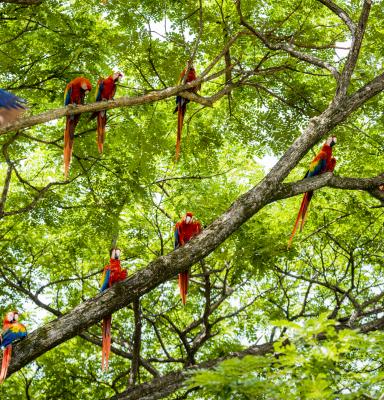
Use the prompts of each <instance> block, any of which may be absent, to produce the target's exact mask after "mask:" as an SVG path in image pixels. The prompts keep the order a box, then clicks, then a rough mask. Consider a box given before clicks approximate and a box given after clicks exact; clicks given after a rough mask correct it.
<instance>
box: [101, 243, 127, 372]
mask: <svg viewBox="0 0 384 400" xmlns="http://www.w3.org/2000/svg"><path fill="white" fill-rule="evenodd" d="M109 254H110V260H109V264H108V265H106V266H105V267H104V271H103V275H102V276H101V279H100V292H104V290H106V289H108V288H110V287H111V286H112V285H114V284H115V283H116V282H120V281H123V280H124V279H126V278H127V270H126V269H122V268H121V264H120V255H121V251H120V249H118V248H113V249H111V250H110V252H109ZM111 326H112V315H108V316H107V317H104V318H103V324H102V328H101V331H102V332H101V333H102V353H101V369H102V371H107V370H108V362H109V354H110V351H111Z"/></svg>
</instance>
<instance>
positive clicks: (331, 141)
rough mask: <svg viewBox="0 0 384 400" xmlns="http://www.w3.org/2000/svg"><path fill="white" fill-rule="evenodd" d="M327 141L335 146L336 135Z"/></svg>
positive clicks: (329, 144)
mask: <svg viewBox="0 0 384 400" xmlns="http://www.w3.org/2000/svg"><path fill="white" fill-rule="evenodd" d="M325 143H326V144H327V145H328V146H331V147H333V146H334V145H335V144H336V136H330V137H329V138H328V139H327V141H326V142H325Z"/></svg>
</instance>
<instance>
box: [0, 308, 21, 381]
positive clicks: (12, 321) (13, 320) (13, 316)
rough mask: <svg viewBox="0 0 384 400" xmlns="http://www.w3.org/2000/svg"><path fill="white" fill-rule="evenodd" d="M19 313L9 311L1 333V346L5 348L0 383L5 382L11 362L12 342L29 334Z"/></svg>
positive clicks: (2, 348)
mask: <svg viewBox="0 0 384 400" xmlns="http://www.w3.org/2000/svg"><path fill="white" fill-rule="evenodd" d="M18 320H19V313H18V312H17V311H11V312H8V313H7V314H6V315H5V318H4V321H3V331H2V332H1V335H0V348H1V350H4V353H3V361H2V363H1V372H0V384H1V383H3V382H4V380H5V378H6V376H7V372H8V367H9V364H10V362H11V355H12V343H13V342H15V341H16V340H19V339H23V338H25V337H26V336H27V329H26V328H25V326H24V325H23V324H21V323H20V322H18Z"/></svg>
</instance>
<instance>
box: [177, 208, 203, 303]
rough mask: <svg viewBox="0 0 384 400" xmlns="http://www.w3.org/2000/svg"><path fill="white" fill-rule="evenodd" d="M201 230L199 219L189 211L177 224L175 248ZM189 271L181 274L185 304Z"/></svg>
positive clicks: (180, 280)
mask: <svg viewBox="0 0 384 400" xmlns="http://www.w3.org/2000/svg"><path fill="white" fill-rule="evenodd" d="M200 232H201V224H200V222H199V221H197V220H196V219H195V218H194V216H193V214H192V213H191V212H187V213H186V214H185V217H183V218H182V219H181V220H180V221H179V222H177V223H176V225H175V249H177V248H179V247H181V246H184V244H185V243H187V242H189V241H190V240H191V239H192V238H193V237H194V236H196V235H198V234H199V233H200ZM188 275H189V271H188V270H186V271H184V272H181V273H180V274H179V289H180V296H181V301H182V302H183V304H184V305H185V303H186V301H187V293H188V280H189V277H188Z"/></svg>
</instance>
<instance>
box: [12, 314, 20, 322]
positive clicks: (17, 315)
mask: <svg viewBox="0 0 384 400" xmlns="http://www.w3.org/2000/svg"><path fill="white" fill-rule="evenodd" d="M13 319H14V320H15V321H18V320H19V314H17V313H16V314H15V315H14V316H13Z"/></svg>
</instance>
